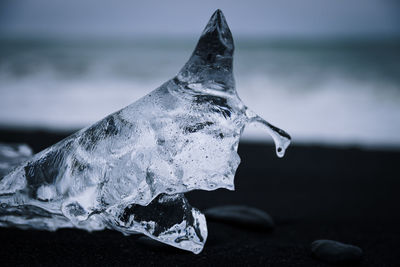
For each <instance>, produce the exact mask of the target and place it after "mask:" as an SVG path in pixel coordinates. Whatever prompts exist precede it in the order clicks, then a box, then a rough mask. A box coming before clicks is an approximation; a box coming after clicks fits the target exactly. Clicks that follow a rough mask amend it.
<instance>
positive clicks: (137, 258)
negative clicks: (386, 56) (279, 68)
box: [0, 130, 400, 266]
mask: <svg viewBox="0 0 400 267" xmlns="http://www.w3.org/2000/svg"><path fill="white" fill-rule="evenodd" d="M65 136H66V134H60V133H49V132H27V131H17V130H15V131H12V130H1V131H0V142H18V143H21V142H23V143H27V144H28V145H30V146H31V147H32V148H33V149H34V151H35V152H38V151H40V150H41V149H43V148H45V147H47V146H49V145H51V144H54V143H55V142H57V141H58V140H60V139H62V138H63V137H65ZM239 154H240V156H241V159H242V163H241V165H240V167H239V169H238V172H237V175H236V182H235V184H236V191H233V192H230V191H226V190H217V191H214V192H204V191H199V192H191V193H189V194H188V195H187V197H188V199H189V201H190V203H191V204H192V205H193V206H195V207H197V208H199V209H201V210H203V209H206V208H209V207H213V206H217V205H231V204H241V205H243V204H245V205H249V206H253V207H256V208H259V209H262V210H264V211H266V212H268V213H269V214H270V215H271V216H272V217H273V218H274V220H275V223H276V227H275V229H274V231H272V232H265V231H261V230H257V229H251V228H246V227H238V226H234V225H227V224H222V223H216V222H208V227H209V228H208V230H209V234H208V240H207V243H206V246H205V248H204V250H203V252H202V253H200V254H199V255H194V254H192V253H190V252H185V251H181V250H178V249H175V248H172V247H167V246H163V245H159V246H158V245H151V244H146V243H145V242H137V239H138V238H139V236H130V237H125V236H123V235H122V234H120V233H118V232H115V231H102V232H93V233H88V232H84V231H80V230H74V229H64V230H59V231H57V232H45V231H32V230H19V229H8V228H0V240H1V244H2V246H1V250H0V263H1V265H2V266H15V265H19V266H76V265H83V266H93V265H97V266H127V265H130V266H152V265H161V266H188V265H190V266H200V265H203V266H204V265H210V266H254V265H261V266H330V265H329V264H326V263H324V262H321V261H319V260H317V259H314V258H313V257H312V255H311V250H310V244H311V242H312V241H314V240H316V239H333V240H337V241H341V242H344V243H349V244H353V245H356V246H359V247H360V248H361V249H362V250H363V252H364V255H363V258H362V260H361V262H360V263H357V264H353V265H355V266H399V256H398V255H400V245H399V242H400V230H399V227H400V215H399V210H400V209H399V205H400V194H399V190H400V177H399V174H398V164H399V162H400V152H399V151H397V152H396V151H392V152H391V151H387V150H386V151H383V150H378V149H375V150H363V149H358V148H335V147H319V146H306V145H296V144H294V145H293V146H291V147H289V149H288V151H287V154H286V156H285V157H284V158H283V159H279V158H277V157H276V155H275V152H274V148H273V147H272V146H271V145H265V144H256V143H243V142H242V143H241V145H240V147H239ZM349 266H351V264H349Z"/></svg>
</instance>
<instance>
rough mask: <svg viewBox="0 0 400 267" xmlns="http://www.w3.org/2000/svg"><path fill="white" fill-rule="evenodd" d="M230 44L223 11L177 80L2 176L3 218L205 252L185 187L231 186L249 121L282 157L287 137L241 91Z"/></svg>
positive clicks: (202, 229)
mask: <svg viewBox="0 0 400 267" xmlns="http://www.w3.org/2000/svg"><path fill="white" fill-rule="evenodd" d="M233 51H234V45H233V39H232V35H231V32H230V30H229V28H228V25H227V23H226V21H225V18H224V15H223V14H222V12H221V11H220V10H217V11H216V12H215V13H214V14H213V15H212V17H211V19H210V21H209V22H208V24H207V26H206V28H205V29H204V31H203V33H202V35H201V37H200V40H199V42H198V44H197V46H196V48H195V50H194V52H193V54H192V56H191V57H190V59H189V61H188V62H187V63H186V64H185V65H184V67H183V68H182V69H181V70H180V72H179V73H178V74H177V75H176V76H175V77H174V78H173V79H171V80H169V81H167V82H166V83H164V84H163V85H161V86H160V87H159V88H157V89H155V90H154V91H152V92H151V93H149V94H148V95H146V96H144V97H143V98H141V99H139V100H138V101H136V102H134V103H133V104H131V105H129V106H127V107H125V108H123V109H121V110H119V111H117V112H115V113H113V114H111V115H109V116H107V117H106V118H104V119H102V120H100V121H99V122H97V123H95V124H94V125H92V126H89V127H87V128H85V129H82V130H80V131H78V132H77V133H75V134H73V135H71V136H69V137H67V138H66V139H64V140H62V141H60V142H59V143H57V144H55V145H53V146H51V147H49V148H47V149H45V150H43V151H42V152H40V153H38V154H36V155H34V156H33V157H31V158H30V159H28V160H27V161H25V162H24V163H23V164H22V165H19V166H18V167H16V168H14V169H13V170H12V171H11V172H10V173H8V174H7V175H6V176H4V177H3V178H1V181H0V201H1V206H0V225H2V226H16V227H20V228H37V229H46V230H55V229H57V228H61V227H77V228H81V229H86V230H89V231H92V230H101V229H104V228H110V229H115V230H118V231H120V232H122V233H123V234H126V235H129V234H133V233H143V234H145V235H147V236H149V237H151V238H153V239H155V240H158V241H161V242H164V243H166V244H169V245H172V246H175V247H178V248H181V249H184V250H189V251H192V252H194V253H199V252H200V251H201V250H202V249H203V246H204V243H205V241H206V239H207V225H206V220H205V217H204V215H203V214H202V213H201V212H200V211H199V210H197V209H196V208H193V207H191V206H190V204H189V203H188V201H187V200H186V199H185V197H184V195H183V194H184V193H185V192H188V191H191V190H195V189H201V190H215V189H217V188H226V189H229V190H234V175H235V172H236V169H237V167H238V165H239V162H240V158H239V156H238V154H237V148H238V143H239V138H240V135H241V133H242V131H243V129H244V127H245V126H246V125H247V124H249V123H258V124H261V125H263V126H265V128H266V129H267V130H268V131H269V133H270V134H271V136H272V137H273V140H274V142H275V144H276V151H277V154H278V156H283V154H284V151H285V149H286V147H287V146H288V145H289V143H290V136H289V135H288V134H287V133H285V132H284V131H282V130H280V129H278V128H276V127H274V126H272V125H271V124H269V123H268V122H266V121H265V120H263V119H262V118H260V117H259V116H257V115H256V114H255V113H254V112H251V111H250V110H249V109H248V108H247V107H246V106H245V105H244V104H243V103H242V101H241V100H240V98H239V97H238V95H237V92H236V90H235V82H234V78H233V73H232V57H233Z"/></svg>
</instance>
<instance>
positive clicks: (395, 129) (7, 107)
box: [0, 38, 400, 149]
mask: <svg viewBox="0 0 400 267" xmlns="http://www.w3.org/2000/svg"><path fill="white" fill-rule="evenodd" d="M195 44H196V40H195V39H193V40H189V39H182V38H181V39H179V38H178V39H175V40H172V39H170V40H165V39H154V38H153V39H149V38H147V39H141V40H107V41H105V40H85V41H84V40H48V39H42V40H39V39H38V40H32V39H31V40H23V39H14V40H10V39H8V40H0V127H3V128H4V127H28V128H45V129H51V130H71V129H78V128H82V127H84V126H86V125H89V124H91V123H93V122H95V121H97V120H99V119H101V118H102V117H104V116H105V115H107V114H109V113H111V112H114V111H116V110H118V109H120V108H122V107H124V106H126V105H128V104H130V103H132V102H134V101H135V100H137V99H138V98H140V97H141V96H143V95H145V94H147V93H149V92H150V91H152V90H153V89H155V88H156V87H158V86H159V85H161V84H162V83H163V82H165V81H166V80H168V79H170V78H171V77H173V76H174V75H175V74H176V73H177V72H178V71H179V69H180V68H181V67H182V66H183V64H184V63H185V62H186V60H187V59H188V58H189V56H190V54H191V52H192V49H194V46H195ZM399 62H400V41H399V40H363V41H361V40H358V41H356V40H347V41H346V40H342V41H340V40H339V41H337V40H336V41H334V40H324V41H322V40H308V41H306V40H303V41H299V40H280V41H279V40H262V39H259V40H255V39H246V38H237V39H236V54H235V63H234V64H235V65H234V66H235V70H234V72H235V77H236V85H237V91H238V93H239V96H240V97H241V98H242V100H243V101H244V103H245V104H246V105H247V106H249V107H250V108H251V109H253V110H254V111H255V112H257V113H258V114H259V115H261V116H262V117H264V118H265V119H267V120H268V121H269V122H271V123H272V124H274V125H276V126H278V127H280V128H282V129H284V130H286V131H287V132H289V133H290V134H291V135H292V137H293V142H294V143H315V144H321V143H322V144H332V145H356V146H363V147H371V146H373V147H375V146H379V147H388V148H396V149H399V148H400V63H399ZM269 138H270V137H269V135H268V134H267V133H266V132H264V131H263V130H261V129H256V128H249V129H246V131H245V134H244V136H243V139H245V140H250V141H251V140H257V141H271V140H270V139H269Z"/></svg>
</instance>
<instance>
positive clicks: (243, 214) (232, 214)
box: [204, 205, 275, 230]
mask: <svg viewBox="0 0 400 267" xmlns="http://www.w3.org/2000/svg"><path fill="white" fill-rule="evenodd" d="M204 214H205V215H206V218H207V220H209V221H216V222H223V223H226V224H232V225H240V226H244V227H246V228H252V229H254V228H258V229H264V230H272V229H273V228H274V226H275V224H274V221H273V219H272V217H271V216H270V215H269V214H268V213H266V212H265V211H263V210H260V209H257V208H253V207H249V206H243V205H228V206H218V207H214V208H209V209H207V210H205V211H204Z"/></svg>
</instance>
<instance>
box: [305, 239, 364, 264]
mask: <svg viewBox="0 0 400 267" xmlns="http://www.w3.org/2000/svg"><path fill="white" fill-rule="evenodd" d="M311 251H312V253H313V255H314V256H315V257H316V258H318V259H320V260H323V261H327V262H331V263H341V262H358V261H360V260H361V257H362V254H363V252H362V250H361V248H359V247H357V246H353V245H348V244H343V243H340V242H338V241H333V240H316V241H314V242H312V244H311Z"/></svg>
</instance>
